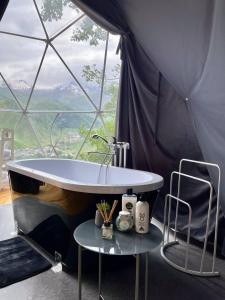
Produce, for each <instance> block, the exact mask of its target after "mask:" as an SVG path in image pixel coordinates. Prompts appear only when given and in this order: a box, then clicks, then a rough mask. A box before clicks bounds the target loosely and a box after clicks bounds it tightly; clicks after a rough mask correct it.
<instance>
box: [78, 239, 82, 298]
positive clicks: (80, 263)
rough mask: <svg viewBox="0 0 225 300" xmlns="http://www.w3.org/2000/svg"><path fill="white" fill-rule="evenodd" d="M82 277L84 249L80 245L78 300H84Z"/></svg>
mask: <svg viewBox="0 0 225 300" xmlns="http://www.w3.org/2000/svg"><path fill="white" fill-rule="evenodd" d="M81 275H82V247H81V246H80V245H78V299H79V300H81V299H82V289H81V281H82V278H81Z"/></svg>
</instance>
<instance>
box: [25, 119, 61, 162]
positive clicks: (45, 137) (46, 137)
mask: <svg viewBox="0 0 225 300" xmlns="http://www.w3.org/2000/svg"><path fill="white" fill-rule="evenodd" d="M56 117H57V114H56V113H30V114H28V118H29V120H30V123H31V125H32V127H33V129H34V131H35V133H36V136H37V138H38V140H39V142H40V144H41V146H42V149H43V150H44V152H45V155H46V156H47V157H52V156H53V157H54V156H55V153H54V151H53V147H52V141H51V129H52V126H54V121H56V120H57V119H56ZM53 146H54V145H53Z"/></svg>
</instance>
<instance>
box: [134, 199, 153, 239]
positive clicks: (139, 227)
mask: <svg viewBox="0 0 225 300" xmlns="http://www.w3.org/2000/svg"><path fill="white" fill-rule="evenodd" d="M149 222H150V221H149V204H148V202H147V201H146V200H145V196H144V194H142V195H141V196H140V199H139V201H138V202H137V204H136V213H135V231H136V232H137V233H148V231H149Z"/></svg>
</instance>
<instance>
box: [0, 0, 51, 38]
mask: <svg viewBox="0 0 225 300" xmlns="http://www.w3.org/2000/svg"><path fill="white" fill-rule="evenodd" d="M47 2H48V1H47ZM0 30H1V31H7V32H12V33H17V34H22V35H28V36H34V37H40V38H43V37H45V34H44V31H43V28H42V25H41V22H40V19H39V17H38V14H37V11H36V9H35V6H34V2H33V1H32V0H23V1H18V0H10V1H9V5H8V7H7V9H6V12H5V14H4V16H3V18H2V20H1V22H0Z"/></svg>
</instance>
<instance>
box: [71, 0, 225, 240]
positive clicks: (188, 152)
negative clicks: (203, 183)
mask: <svg viewBox="0 0 225 300" xmlns="http://www.w3.org/2000/svg"><path fill="white" fill-rule="evenodd" d="M73 3H75V4H76V5H77V6H78V7H79V8H80V9H82V10H83V11H84V12H85V13H87V14H88V15H89V17H91V18H92V20H94V21H95V22H96V23H98V24H99V25H100V26H102V27H103V28H104V29H106V30H108V31H109V32H111V33H113V34H119V35H121V40H120V46H119V48H120V52H121V58H122V69H121V84H120V97H119V107H118V115H117V137H118V138H119V139H120V140H126V141H128V142H130V144H131V151H130V155H129V166H130V167H133V168H138V169H145V170H151V171H154V172H156V173H159V174H161V175H163V176H164V178H165V182H166V184H165V186H164V189H163V190H162V191H161V198H162V199H163V195H164V194H165V193H166V192H167V191H168V178H169V175H170V173H171V171H172V170H174V169H176V168H177V166H178V162H179V161H180V159H182V158H184V157H185V158H191V159H196V160H206V161H208V162H213V163H217V164H219V166H220V167H221V170H222V178H221V179H222V187H221V206H222V211H223V212H224V210H225V190H224V188H223V182H224V180H225V178H224V174H225V170H224V165H225V164H224V150H223V149H224V144H225V136H224V97H225V90H224V89H225V85H224V76H223V75H224V69H225V68H224V67H225V54H224V53H225V51H224V50H225V40H224V25H225V24H224V23H225V18H224V10H225V3H224V1H222V0H213V1H212V0H201V1H192V0H191V1H184V0H176V1H173V2H171V1H167V2H166V1H163V0H150V1H147V0H141V1H133V0H129V1H128V0H125V1H102V0H97V1H89V0H83V1H81V0H73ZM192 172H193V174H195V175H201V176H202V177H203V178H208V177H210V178H211V180H212V181H213V182H214V183H215V182H216V176H217V175H216V174H215V173H214V172H213V171H212V170H211V169H206V168H197V167H196V168H193V169H192ZM216 192H217V191H216V184H215V193H216ZM205 195H206V190H205V188H204V187H198V188H196V187H194V186H190V185H189V186H187V187H186V189H185V190H184V196H185V199H186V200H187V201H188V202H190V203H192V205H194V207H195V215H194V220H195V221H196V223H198V220H199V219H200V218H201V217H202V216H203V217H204V216H205V215H206V213H207V205H206V203H205ZM213 208H215V202H214V203H213ZM155 215H156V216H158V218H162V201H158V202H157V203H156V207H155ZM221 222H223V214H221ZM180 226H181V228H182V224H180ZM201 230H202V227H201V224H199V227H198V228H197V230H195V231H194V232H193V233H192V235H193V236H194V237H195V238H197V239H199V237H200V235H201ZM213 230H214V224H213V223H212V224H211V232H213ZM220 238H221V243H223V233H221V234H220Z"/></svg>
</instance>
